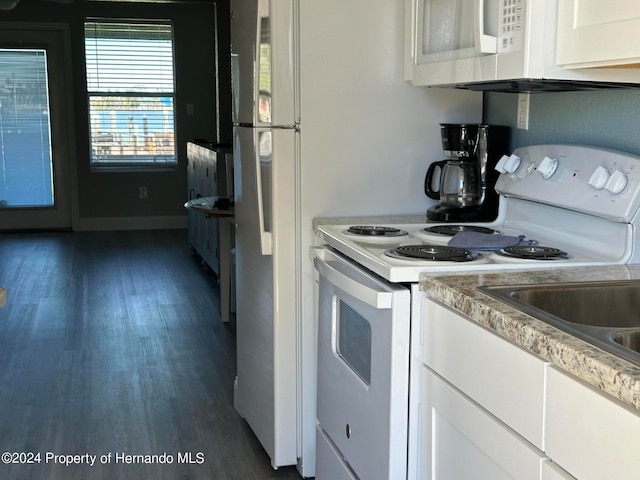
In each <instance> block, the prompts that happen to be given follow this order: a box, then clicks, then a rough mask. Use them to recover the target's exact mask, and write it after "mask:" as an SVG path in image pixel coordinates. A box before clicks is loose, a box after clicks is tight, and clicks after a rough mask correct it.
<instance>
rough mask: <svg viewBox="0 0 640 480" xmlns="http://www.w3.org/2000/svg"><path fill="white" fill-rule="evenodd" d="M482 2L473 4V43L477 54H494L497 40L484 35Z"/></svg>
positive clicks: (482, 0) (480, 0)
mask: <svg viewBox="0 0 640 480" xmlns="http://www.w3.org/2000/svg"><path fill="white" fill-rule="evenodd" d="M484 6H485V5H484V0H476V2H475V20H476V21H475V27H474V32H475V43H476V51H477V52H478V53H496V52H497V51H498V39H497V38H496V37H494V36H492V35H486V34H485V33H484Z"/></svg>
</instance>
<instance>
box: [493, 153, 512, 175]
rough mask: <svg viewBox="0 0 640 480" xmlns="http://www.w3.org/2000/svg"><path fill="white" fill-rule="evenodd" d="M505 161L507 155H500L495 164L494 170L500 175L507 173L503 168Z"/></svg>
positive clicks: (507, 158)
mask: <svg viewBox="0 0 640 480" xmlns="http://www.w3.org/2000/svg"><path fill="white" fill-rule="evenodd" d="M507 160H509V157H508V156H507V155H502V156H501V157H500V160H498V163H496V166H495V169H496V170H497V171H499V172H500V173H504V172H506V171H507V169H506V168H504V166H505V164H506V163H507Z"/></svg>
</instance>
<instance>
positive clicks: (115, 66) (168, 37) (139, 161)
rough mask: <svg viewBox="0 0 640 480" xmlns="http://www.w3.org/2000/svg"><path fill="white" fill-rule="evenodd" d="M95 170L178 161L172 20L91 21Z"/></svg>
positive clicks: (89, 53)
mask: <svg viewBox="0 0 640 480" xmlns="http://www.w3.org/2000/svg"><path fill="white" fill-rule="evenodd" d="M85 56H86V65H87V92H88V95H89V114H90V118H89V125H90V144H91V166H92V167H98V168H100V167H105V168H113V167H116V168H139V167H144V168H146V167H150V168H154V167H167V166H173V165H176V163H177V157H176V146H175V120H174V119H175V93H174V92H175V88H174V72H173V34H172V27H171V24H170V23H169V22H163V23H160V22H156V23H145V22H127V23H122V22H119V23H118V22H112V21H106V20H99V21H88V22H86V23H85Z"/></svg>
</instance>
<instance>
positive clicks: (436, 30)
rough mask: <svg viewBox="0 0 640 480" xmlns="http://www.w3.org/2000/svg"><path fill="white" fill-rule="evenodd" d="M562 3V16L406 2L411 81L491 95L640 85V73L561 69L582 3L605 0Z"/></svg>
mask: <svg viewBox="0 0 640 480" xmlns="http://www.w3.org/2000/svg"><path fill="white" fill-rule="evenodd" d="M560 1H561V2H565V3H566V4H567V6H565V5H564V3H563V4H562V9H563V11H562V12H560V13H561V14H563V15H564V17H563V16H562V15H560V17H559V12H558V4H559V0H405V6H406V32H405V49H406V54H405V79H406V80H408V81H410V82H411V83H412V84H414V85H428V86H455V87H464V88H470V89H472V90H491V91H537V90H555V91H559V90H560V91H561V90H576V89H584V88H589V89H591V88H603V87H624V86H628V87H634V88H637V87H640V85H636V84H640V69H638V68H574V67H575V66H573V65H558V64H557V61H556V59H557V52H558V51H557V47H558V39H559V38H560V39H561V40H564V39H565V38H569V37H571V36H572V35H575V31H574V30H575V21H574V18H573V15H574V14H575V13H576V12H578V5H579V4H580V8H583V9H585V8H587V7H588V6H587V7H584V6H583V5H584V4H590V3H591V4H593V7H592V8H593V9H594V10H596V9H598V8H602V2H601V0H587V1H582V2H576V1H575V0H560ZM633 3H635V2H633ZM612 8H613V7H612ZM616 8H617V7H616ZM621 8H626V7H621ZM618 17H620V18H621V22H622V21H625V22H626V21H627V20H628V19H627V18H624V17H625V12H619V14H618ZM559 18H560V22H559ZM609 23H610V22H609ZM627 23H628V22H627ZM613 28H616V27H615V25H614V26H613ZM559 29H560V30H559ZM563 29H564V31H563ZM636 31H639V30H638V29H637V28H636ZM559 32H560V33H559ZM564 32H566V33H564ZM581 32H582V34H583V35H584V33H585V32H586V33H587V34H588V32H589V31H588V30H585V29H584V28H583V29H582V30H581ZM638 35H640V33H639V34H638ZM612 37H613V38H615V35H614V36H609V37H608V38H612ZM631 40H634V39H631ZM625 43H627V44H628V43H629V39H627V40H626V42H625ZM632 43H634V44H636V45H637V44H638V43H639V41H638V39H635V40H634V42H632ZM566 44H567V45H569V43H566ZM581 48H583V49H584V48H585V47H584V46H582V47H581ZM609 50H612V49H611V48H609ZM612 63H613V62H612ZM600 66H601V65H600Z"/></svg>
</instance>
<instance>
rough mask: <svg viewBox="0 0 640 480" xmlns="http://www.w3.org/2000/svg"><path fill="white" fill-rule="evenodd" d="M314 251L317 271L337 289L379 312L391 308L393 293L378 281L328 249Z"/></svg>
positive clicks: (315, 249)
mask: <svg viewBox="0 0 640 480" xmlns="http://www.w3.org/2000/svg"><path fill="white" fill-rule="evenodd" d="M313 250H314V257H315V258H314V260H313V263H314V265H315V267H316V270H318V272H319V273H320V275H322V276H323V277H324V278H326V279H327V280H328V281H329V282H331V283H332V284H333V285H335V286H336V287H337V288H339V289H340V290H342V291H343V292H345V293H347V294H349V295H351V296H352V297H355V298H356V299H358V300H360V301H361V302H363V303H366V304H367V305H369V306H371V307H374V308H376V309H378V310H383V309H389V308H391V305H392V299H393V293H392V292H390V291H388V290H385V288H384V285H383V284H381V282H380V281H379V280H378V279H376V278H374V277H373V276H371V275H369V274H367V273H366V272H364V271H362V270H359V269H358V268H356V267H354V266H353V265H351V264H349V263H348V262H345V261H344V260H342V259H341V258H340V257H338V256H337V255H335V254H334V253H332V252H330V251H329V250H327V249H324V248H314V249H313ZM331 264H333V265H335V267H334V266H332V265H331ZM336 267H337V268H336ZM376 284H378V285H379V286H376Z"/></svg>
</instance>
